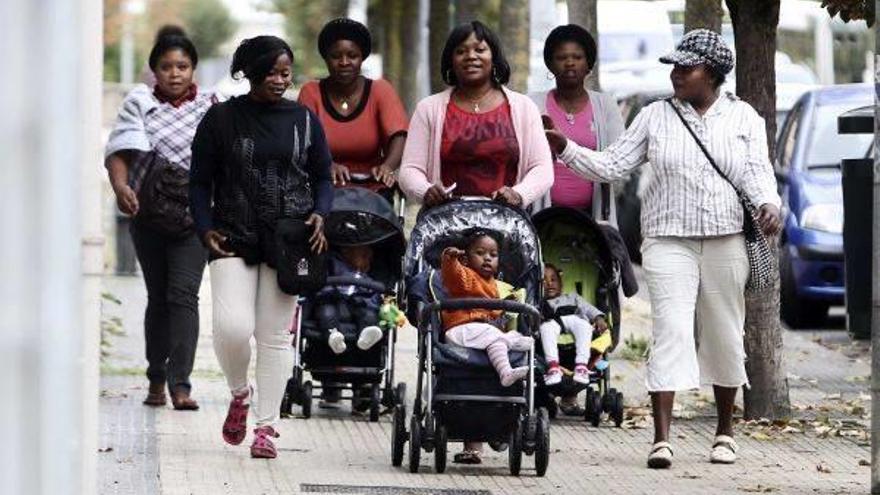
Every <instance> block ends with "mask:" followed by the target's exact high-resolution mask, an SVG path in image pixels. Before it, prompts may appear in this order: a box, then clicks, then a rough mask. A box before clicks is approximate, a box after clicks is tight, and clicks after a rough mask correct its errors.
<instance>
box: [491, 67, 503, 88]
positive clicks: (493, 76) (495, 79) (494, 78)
mask: <svg viewBox="0 0 880 495" xmlns="http://www.w3.org/2000/svg"><path fill="white" fill-rule="evenodd" d="M492 81H494V82H495V84H501V81H499V80H498V70H497V69H495V66H494V65H493V66H492Z"/></svg>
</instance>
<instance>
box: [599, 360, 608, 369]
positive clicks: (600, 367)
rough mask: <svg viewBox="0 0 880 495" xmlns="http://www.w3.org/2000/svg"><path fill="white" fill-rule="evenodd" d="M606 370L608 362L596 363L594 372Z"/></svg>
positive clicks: (600, 361)
mask: <svg viewBox="0 0 880 495" xmlns="http://www.w3.org/2000/svg"><path fill="white" fill-rule="evenodd" d="M607 369H608V361H606V360H604V359H600V360H598V361H596V371H605V370H607Z"/></svg>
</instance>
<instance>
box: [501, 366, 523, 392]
mask: <svg viewBox="0 0 880 495" xmlns="http://www.w3.org/2000/svg"><path fill="white" fill-rule="evenodd" d="M528 374H529V367H528V366H520V367H519V368H513V369H512V370H510V371H508V372H507V373H505V374H503V375H501V386H502V387H509V386H511V385H513V384H514V383H516V382H518V381H520V380H522V379H523V378H525V377H526V375H528Z"/></svg>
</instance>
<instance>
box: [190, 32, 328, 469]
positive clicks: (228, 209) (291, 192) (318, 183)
mask: <svg viewBox="0 0 880 495" xmlns="http://www.w3.org/2000/svg"><path fill="white" fill-rule="evenodd" d="M292 63H293V52H292V51H291V49H290V47H289V46H288V45H287V43H285V42H284V41H283V40H281V39H279V38H276V37H274V36H258V37H256V38H251V39H247V40H244V41H243V42H242V43H241V45H239V47H238V49H236V51H235V54H234V55H233V59H232V67H231V72H232V74H233V77H236V78H238V77H242V76H243V77H246V78H247V79H248V81H249V82H250V92H249V93H248V94H246V95H244V96H240V97H236V98H232V99H231V100H229V101H227V102H225V103H222V104H220V105H217V106H215V107H214V108H212V109H211V111H209V112H208V114H207V115H205V118H204V120H203V121H202V123H201V124H200V125H199V129H198V131H197V132H196V136H195V139H194V140H193V166H192V174H191V179H190V187H191V191H190V200H191V206H192V212H193V218H194V220H195V223H196V229H197V230H198V232H199V236H200V238H201V239H202V241H203V242H204V244H205V245H206V246H207V247H208V250H209V251H210V260H211V261H210V264H209V269H210V271H211V292H212V298H213V308H214V351H215V352H216V354H217V360H218V361H219V362H220V367H221V368H222V369H223V373H224V375H226V381H227V383H228V385H229V388H230V390H231V392H232V401H231V403H230V405H229V412H228V413H227V416H226V421H225V423H224V424H223V438H224V440H226V442H228V443H230V444H232V445H238V444H240V443H241V442H242V441H243V440H244V437H245V436H246V433H247V430H246V427H247V415H248V409H249V405H250V401H251V397H252V396H253V389H252V388H251V387H250V386H249V385H248V378H247V372H248V365H249V363H250V357H251V356H250V354H251V350H250V338H251V336H253V337H254V338H255V339H256V343H257V368H256V385H257V389H258V391H259V394H258V396H257V399H258V400H257V403H256V410H255V414H254V415H255V417H256V418H255V419H256V421H255V422H256V429H255V430H254V440H253V443H252V445H251V457H256V458H275V457H276V456H277V451H276V449H275V445H274V444H273V443H272V440H271V439H272V438H274V437H277V436H278V433H277V432H276V431H275V424H276V422H277V420H278V412H279V408H280V406H281V398H282V395H283V393H284V386H285V382H286V378H287V374H288V373H289V371H290V367H291V365H292V362H291V358H292V353H291V347H290V334H289V332H288V329H289V326H290V315H292V314H293V311H294V309H295V306H296V296H292V295H288V294H286V293H284V292H282V291H281V289H280V288H279V279H278V273H277V272H276V268H277V266H276V263H275V259H276V257H278V256H281V254H280V253H279V252H278V248H276V247H275V244H274V242H275V226H276V224H278V221H279V220H281V219H301V220H304V221H305V225H307V226H309V227H311V230H312V232H311V234H310V238H309V239H308V240H307V241H306V240H303V242H304V243H305V242H308V243H309V244H310V246H311V249H312V251H314V252H316V253H320V252H322V251H323V250H324V249H325V248H326V240H325V239H324V234H323V228H324V217H325V216H326V214H327V213H328V212H329V211H330V206H331V202H332V199H333V196H332V194H333V185H332V184H331V182H330V152H329V150H328V149H327V142H326V140H325V138H324V132H323V130H322V129H321V124H320V123H319V122H318V119H317V118H316V117H315V115H314V114H313V113H312V112H311V111H309V110H308V109H307V108H305V107H303V106H302V105H300V104H298V103H295V102H293V101H290V100H286V99H284V97H283V96H284V92H285V91H287V89H288V88H289V87H290V84H291V79H292V77H293V74H292V70H291V65H292ZM212 202H213V207H212Z"/></svg>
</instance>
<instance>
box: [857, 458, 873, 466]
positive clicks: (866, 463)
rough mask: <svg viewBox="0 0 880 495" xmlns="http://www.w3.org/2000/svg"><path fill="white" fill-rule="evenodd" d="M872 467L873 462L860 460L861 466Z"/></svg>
mask: <svg viewBox="0 0 880 495" xmlns="http://www.w3.org/2000/svg"><path fill="white" fill-rule="evenodd" d="M870 465H871V461H869V460H867V459H859V466H870Z"/></svg>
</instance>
